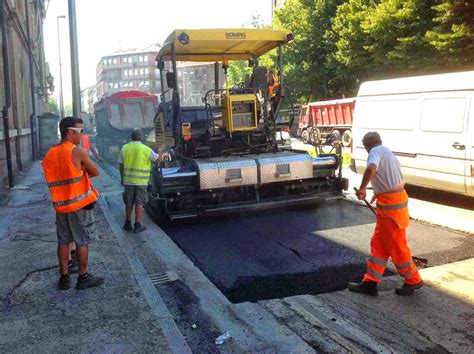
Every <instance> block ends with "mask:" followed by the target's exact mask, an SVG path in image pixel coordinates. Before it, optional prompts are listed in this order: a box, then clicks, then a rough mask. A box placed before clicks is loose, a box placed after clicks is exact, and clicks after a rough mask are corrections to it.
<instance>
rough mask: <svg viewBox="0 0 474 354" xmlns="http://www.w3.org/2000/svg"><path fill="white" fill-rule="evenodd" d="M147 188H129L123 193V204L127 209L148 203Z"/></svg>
mask: <svg viewBox="0 0 474 354" xmlns="http://www.w3.org/2000/svg"><path fill="white" fill-rule="evenodd" d="M146 189H147V186H127V185H125V190H124V191H123V202H124V203H125V206H126V207H127V208H131V207H133V206H134V205H135V204H138V205H145V204H146V203H148V192H147V190H146Z"/></svg>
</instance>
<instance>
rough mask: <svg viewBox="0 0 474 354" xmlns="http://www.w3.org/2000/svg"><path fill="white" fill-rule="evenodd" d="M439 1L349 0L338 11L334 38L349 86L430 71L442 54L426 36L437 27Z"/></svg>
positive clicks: (352, 89) (334, 53) (333, 27)
mask: <svg viewBox="0 0 474 354" xmlns="http://www.w3.org/2000/svg"><path fill="white" fill-rule="evenodd" d="M433 5H434V0H382V1H371V0H349V1H348V2H346V3H344V4H342V5H341V6H339V8H338V9H337V13H336V16H335V18H334V19H333V26H332V31H331V35H332V38H333V39H334V41H335V43H336V51H335V52H333V53H332V54H331V55H332V57H333V60H334V61H336V62H338V63H340V65H341V66H342V67H340V68H339V70H340V71H342V72H344V73H345V77H346V78H347V81H348V82H346V84H347V86H348V87H350V91H352V93H353V94H355V93H356V91H357V87H358V86H359V83H360V82H361V81H365V80H369V79H378V78H387V77H395V76H402V75H406V74H419V73H426V72H429V71H431V70H433V68H434V67H435V66H436V62H437V53H436V51H435V50H433V47H432V46H430V45H429V43H428V41H427V40H426V38H425V33H426V31H427V30H429V29H430V28H432V26H433V16H434V10H433V8H432V7H433Z"/></svg>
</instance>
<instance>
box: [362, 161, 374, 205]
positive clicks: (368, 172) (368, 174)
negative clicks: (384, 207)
mask: <svg viewBox="0 0 474 354" xmlns="http://www.w3.org/2000/svg"><path fill="white" fill-rule="evenodd" d="M376 172H377V165H375V164H373V163H370V164H369V165H368V166H367V168H366V169H365V172H364V176H363V177H362V182H361V183H360V187H359V192H358V193H357V198H359V200H364V199H365V198H366V197H367V186H368V185H369V182H370V181H371V180H372V178H374V177H375V173H376Z"/></svg>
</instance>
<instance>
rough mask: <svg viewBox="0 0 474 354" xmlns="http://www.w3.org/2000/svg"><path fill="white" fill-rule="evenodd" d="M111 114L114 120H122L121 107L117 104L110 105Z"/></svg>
mask: <svg viewBox="0 0 474 354" xmlns="http://www.w3.org/2000/svg"><path fill="white" fill-rule="evenodd" d="M110 113H111V115H112V120H118V119H120V107H119V105H118V104H117V103H112V104H111V105H110Z"/></svg>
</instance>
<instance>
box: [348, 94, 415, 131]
mask: <svg viewBox="0 0 474 354" xmlns="http://www.w3.org/2000/svg"><path fill="white" fill-rule="evenodd" d="M357 109H358V113H357V117H358V118H357V119H358V120H359V121H360V122H361V123H360V126H361V127H362V128H367V129H394V130H413V129H414V128H415V122H416V121H417V120H418V119H417V118H418V114H419V113H418V112H419V109H418V104H417V100H416V99H415V98H398V99H383V100H373V101H360V102H358V103H357Z"/></svg>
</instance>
